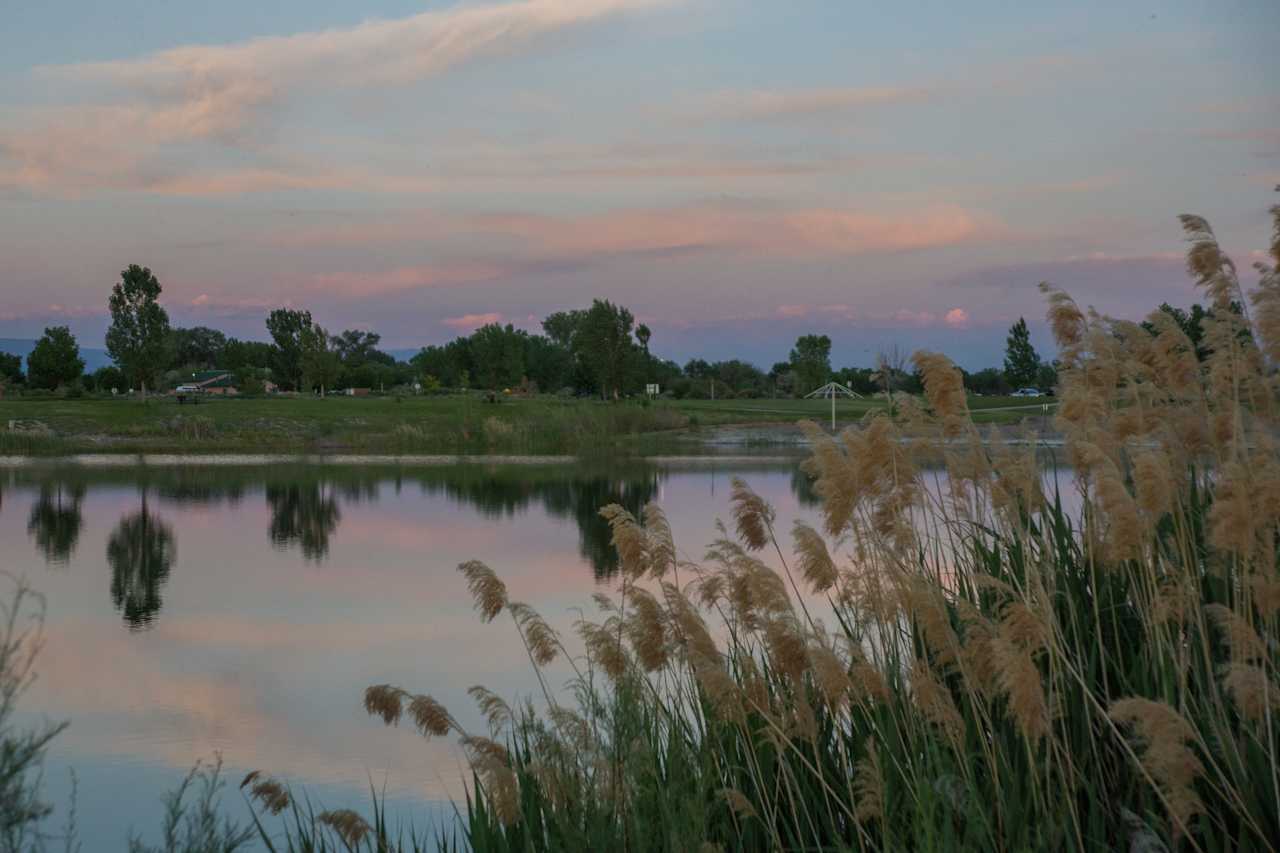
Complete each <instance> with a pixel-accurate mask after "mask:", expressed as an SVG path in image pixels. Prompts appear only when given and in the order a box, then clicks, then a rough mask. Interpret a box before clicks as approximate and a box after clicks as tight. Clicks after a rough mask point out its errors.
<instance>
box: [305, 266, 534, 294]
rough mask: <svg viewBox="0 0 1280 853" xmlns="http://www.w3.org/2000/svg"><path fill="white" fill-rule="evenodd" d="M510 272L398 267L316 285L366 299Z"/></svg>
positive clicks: (328, 278) (323, 279)
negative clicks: (365, 297)
mask: <svg viewBox="0 0 1280 853" xmlns="http://www.w3.org/2000/svg"><path fill="white" fill-rule="evenodd" d="M510 272H511V267H510V266H508V265H504V264H489V263H484V262H476V263H464V264H456V265H442V266H415V267H397V268H395V269H390V270H381V271H373V272H336V273H324V274H322V275H318V276H315V277H314V278H313V279H312V285H313V288H314V289H317V290H323V291H329V292H333V293H339V294H341V295H343V296H361V297H363V296H374V295H382V294H388V293H399V292H403V291H408V290H418V289H421V288H430V287H454V286H457V285H463V284H470V283H474V282H481V281H492V280H494V279H497V278H501V277H502V276H504V275H507V274H508V273H510Z"/></svg>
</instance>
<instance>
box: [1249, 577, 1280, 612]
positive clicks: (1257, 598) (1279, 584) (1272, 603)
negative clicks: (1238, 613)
mask: <svg viewBox="0 0 1280 853" xmlns="http://www.w3.org/2000/svg"><path fill="white" fill-rule="evenodd" d="M1249 591H1250V592H1252V593H1253V606H1254V607H1256V608H1257V610H1258V615H1259V616H1261V617H1262V618H1263V619H1271V618H1272V617H1274V616H1275V615H1276V614H1277V613H1280V578H1274V577H1271V578H1268V577H1263V576H1261V575H1256V576H1254V577H1252V578H1250V579H1249Z"/></svg>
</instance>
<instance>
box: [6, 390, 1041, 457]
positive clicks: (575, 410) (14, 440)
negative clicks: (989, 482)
mask: <svg viewBox="0 0 1280 853" xmlns="http://www.w3.org/2000/svg"><path fill="white" fill-rule="evenodd" d="M971 405H972V406H973V408H974V409H976V410H981V409H996V410H998V411H993V412H991V413H990V414H989V415H988V416H987V418H988V419H990V420H1001V421H1016V420H1018V419H1020V418H1022V417H1024V416H1025V415H1027V414H1039V412H1040V406H1039V404H1038V403H1034V402H1033V403H1031V405H1030V406H1028V405H1027V401H1025V400H1018V399H1016V398H996V397H988V398H974V399H973V400H972V401H971ZM883 406H884V404H883V401H882V400H839V401H837V403H836V417H837V420H838V421H839V422H840V423H841V424H842V425H843V424H845V423H849V422H853V421H856V420H858V419H860V418H861V417H863V416H864V415H865V414H866V413H867V412H868V411H871V410H873V409H882V408H883ZM1008 406H1023V407H1024V408H1019V409H1008V408H1006V407H1008ZM830 411H831V404H830V402H829V401H827V400H716V401H711V400H683V401H658V402H654V403H652V404H650V403H646V402H641V401H627V402H623V403H605V402H600V401H594V400H573V399H560V398H555V397H539V398H534V399H519V398H505V399H503V400H501V401H500V402H498V403H496V404H495V403H487V402H485V401H484V400H483V399H482V398H481V397H479V396H474V395H461V394H459V395H451V396H424V397H412V396H411V397H404V398H401V399H397V398H395V397H363V398H351V397H329V398H327V399H323V400H321V399H318V398H314V397H278V398H258V399H237V398H206V399H204V400H202V401H201V403H200V404H199V405H191V404H187V405H183V406H179V405H178V404H177V403H176V401H175V400H174V399H173V398H167V397H157V398H153V399H152V400H150V401H148V402H147V403H145V404H144V403H141V402H139V401H137V400H124V399H89V398H86V399H74V400H59V399H12V398H11V399H6V400H0V427H7V426H8V425H9V422H10V421H18V422H20V423H19V424H18V426H19V427H20V429H19V430H13V429H7V428H6V429H3V430H2V431H0V452H7V453H57V452H69V451H86V450H102V451H132V450H151V451H195V452H217V451H245V450H254V451H262V452H302V451H329V450H332V451H353V452H386V453H475V452H501V453H576V452H583V451H588V450H596V449H608V448H612V447H617V446H618V445H619V444H620V443H625V442H628V441H630V440H633V439H634V438H636V437H638V436H642V435H652V434H656V433H663V432H670V431H676V430H682V429H685V428H689V427H711V426H721V425H731V424H761V423H783V424H791V423H794V422H795V421H797V420H799V419H801V418H810V419H813V420H816V421H818V422H826V420H827V419H828V418H829V417H830ZM23 427H25V429H22V428H23Z"/></svg>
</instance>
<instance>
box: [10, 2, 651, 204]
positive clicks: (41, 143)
mask: <svg viewBox="0 0 1280 853" xmlns="http://www.w3.org/2000/svg"><path fill="white" fill-rule="evenodd" d="M666 2H671V0H518V2H511V3H489V4H484V5H463V6H457V7H455V8H452V9H447V10H443V11H430V12H422V13H420V14H417V15H411V16H409V17H405V18H397V19H392V20H377V21H368V22H366V23H362V24H359V25H358V26H354V27H348V28H341V29H330V30H323V31H316V32H304V33H298V34H295V35H289V36H275V37H268V38H255V39H250V40H247V41H241V42H235V43H230V44H222V45H185V46H181V47H175V48H171V49H168V50H163V51H159V52H157V53H153V54H150V55H147V56H143V57H140V58H137V59H127V60H116V61H110V62H90V63H77V64H70V65H58V66H44V67H41V68H39V69H37V70H36V75H37V78H38V79H40V80H41V81H43V82H45V83H63V84H70V85H71V86H73V87H78V95H77V96H76V97H75V98H74V101H75V104H74V105H73V106H67V107H62V108H58V109H55V110H49V109H46V110H44V111H43V115H41V114H40V111H37V113H36V114H35V115H33V116H27V118H30V119H34V121H25V122H23V126H22V127H21V128H20V129H12V128H10V129H7V130H6V129H3V128H0V187H5V186H8V187H16V188H18V189H23V190H27V191H62V192H73V191H80V190H85V189H142V190H147V191H155V192H161V193H171V194H184V195H185V194H192V195H218V194H227V193H239V192H246V191H254V190H259V189H291V188H334V187H335V186H336V187H337V188H348V184H349V183H350V176H345V177H344V176H342V175H339V176H326V175H323V174H319V175H317V174H306V173H304V174H298V173H296V172H295V171H294V170H291V169H290V170H285V169H276V170H270V169H261V168H258V169H250V170H247V171H243V172H231V173H224V174H215V175H211V176H201V175H198V174H196V175H192V174H188V173H186V172H181V173H176V174H175V173H174V171H173V170H172V169H169V170H166V169H165V168H164V164H163V163H160V162H156V161H157V159H158V157H157V155H158V153H159V151H160V150H162V149H164V148H165V146H170V145H175V144H184V143H193V142H209V143H213V144H217V145H232V146H243V147H247V148H249V149H252V148H254V147H255V145H256V144H257V142H258V141H259V140H257V139H256V137H257V136H258V135H259V134H260V132H261V129H262V126H263V125H266V124H269V123H270V117H271V115H272V113H273V112H278V109H276V108H277V107H278V105H279V104H280V103H281V102H283V101H286V100H289V99H291V98H293V97H295V96H298V95H301V94H303V93H306V92H325V93H328V92H331V91H332V90H334V89H356V90H358V89H363V88H369V87H386V86H398V85H404V84H409V83H413V82H415V81H419V80H423V79H427V78H430V77H434V76H437V75H439V74H442V73H444V72H446V71H448V70H449V69H451V68H454V67H456V66H459V65H462V64H465V63H468V62H471V61H474V60H477V59H481V58H485V57H494V56H502V55H507V54H511V53H514V52H517V51H520V50H523V49H526V48H528V47H529V46H530V45H532V44H533V43H535V42H536V41H538V40H539V39H541V38H544V37H546V36H548V35H550V34H553V33H556V32H559V31H562V30H565V29H569V28H573V27H577V26H581V25H584V24H589V23H591V22H594V21H598V20H602V19H605V18H608V17H611V16H617V15H619V14H622V13H626V12H629V11H633V10H638V9H644V8H648V7H653V6H657V5H663V4H665V3H666ZM189 159H190V158H189ZM6 160H7V161H9V162H8V164H6V162H5V161H6Z"/></svg>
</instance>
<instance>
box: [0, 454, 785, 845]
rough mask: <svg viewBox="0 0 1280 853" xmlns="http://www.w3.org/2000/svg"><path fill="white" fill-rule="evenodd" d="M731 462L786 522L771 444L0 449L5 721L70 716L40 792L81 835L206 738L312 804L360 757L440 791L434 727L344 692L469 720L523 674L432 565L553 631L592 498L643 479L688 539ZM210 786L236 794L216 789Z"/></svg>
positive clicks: (567, 602) (504, 633)
mask: <svg viewBox="0 0 1280 853" xmlns="http://www.w3.org/2000/svg"><path fill="white" fill-rule="evenodd" d="M734 473H740V474H742V475H743V476H745V477H746V478H747V479H748V480H749V481H750V482H751V484H752V485H753V487H755V488H756V489H757V491H759V492H760V493H761V494H763V495H764V496H765V497H766V498H768V499H769V500H771V501H772V502H773V503H774V504H775V505H776V506H777V508H778V514H779V523H780V524H779V527H780V530H788V529H789V528H790V524H791V520H792V519H793V518H795V517H796V515H797V513H798V512H801V511H802V510H801V509H800V503H799V502H798V500H797V498H796V496H795V492H794V484H793V474H792V468H791V467H790V466H785V465H781V466H773V467H772V468H770V467H768V466H764V467H761V466H759V465H753V466H751V467H750V468H748V469H743V468H739V469H736V470H735V469H733V468H730V467H724V466H722V467H720V468H719V469H718V470H715V471H714V472H713V471H712V470H711V469H708V468H700V469H685V468H673V469H666V468H654V467H644V468H637V469H635V470H631V469H627V470H625V471H623V470H619V471H616V472H608V471H606V472H598V471H592V470H589V469H585V468H570V469H568V470H566V469H564V468H561V469H557V470H556V471H554V472H549V471H547V470H546V469H541V468H529V469H523V470H522V469H512V468H510V467H506V468H502V469H494V470H492V471H486V470H483V469H478V468H477V467H476V466H470V467H469V468H468V469H467V470H465V471H464V470H458V469H442V470H438V471H424V470H418V471H415V472H412V473H405V474H404V475H403V476H397V475H396V474H395V472H391V471H385V472H375V473H363V472H360V471H359V470H358V469H357V470H356V471H355V472H354V473H343V472H335V471H333V470H329V471H326V472H325V473H324V475H321V476H317V475H316V474H315V472H306V473H303V472H299V471H278V470H270V471H268V470H266V469H263V470H258V471H254V470H243V469H242V470H237V471H234V472H229V471H202V472H194V473H183V474H176V473H174V472H169V473H165V472H163V471H160V472H157V471H155V470H152V471H150V472H149V473H148V474H147V475H146V477H145V480H139V479H137V478H135V477H134V476H133V475H132V474H130V473H129V472H122V471H109V472H102V473H97V474H93V473H88V472H80V473H79V474H75V475H66V474H57V475H55V474H53V473H52V472H51V471H43V472H42V471H40V470H25V471H8V472H3V471H0V488H2V490H3V504H2V509H0V544H2V545H3V548H2V549H0V568H2V569H4V570H5V571H9V572H13V573H22V574H26V575H27V576H28V577H29V578H30V579H31V580H32V581H33V584H34V586H35V587H36V588H37V589H38V590H40V591H41V592H42V593H44V594H45V595H46V596H47V598H48V604H49V615H48V621H47V642H46V645H45V648H44V651H43V652H42V654H41V657H40V660H39V672H40V678H39V680H38V681H37V683H36V685H35V687H34V688H33V689H32V691H31V693H30V694H29V695H28V696H27V698H26V701H25V702H24V708H25V709H27V711H28V712H29V713H28V714H27V715H26V716H25V717H24V720H25V721H28V722H30V721H32V720H34V719H37V714H36V713H32V712H39V713H43V714H45V715H47V716H48V717H49V718H51V719H54V720H61V719H69V720H71V722H72V725H71V728H70V729H68V730H67V732H65V733H64V734H63V735H62V736H61V737H60V738H59V739H58V740H57V741H56V742H55V745H54V748H53V750H52V752H51V756H50V762H49V765H48V772H47V779H48V790H49V794H50V797H51V798H52V799H53V800H54V801H55V802H56V803H57V804H58V805H59V806H62V805H64V804H65V799H66V792H67V788H68V784H67V772H66V771H67V768H69V767H73V768H75V769H76V772H77V773H78V774H79V778H80V783H81V784H80V793H79V811H80V815H79V818H80V825H81V827H82V830H83V833H84V837H85V839H86V841H87V842H90V843H89V845H88V846H89V847H90V848H93V847H95V846H97V845H95V844H93V843H92V842H93V840H94V839H100V842H101V843H102V844H103V845H105V846H111V845H114V844H122V843H123V838H124V836H125V834H126V833H127V831H128V830H129V828H130V827H134V828H137V829H140V830H145V831H147V832H152V831H154V827H156V826H158V823H159V813H160V797H161V794H162V792H163V791H164V790H166V789H168V788H170V787H172V786H173V785H174V784H175V783H176V782H177V781H178V780H179V778H180V776H181V774H182V773H183V772H185V770H186V769H187V768H188V767H189V766H190V765H191V763H192V762H193V761H194V760H196V759H197V758H208V757H210V756H211V755H213V754H214V753H215V752H219V753H221V755H222V757H223V759H224V761H225V762H226V765H227V768H228V771H229V772H228V777H227V778H228V780H229V781H230V782H231V783H232V785H233V786H234V783H235V782H237V781H238V780H239V776H240V774H242V773H243V772H245V771H247V770H250V769H257V768H261V769H263V770H265V771H268V772H272V773H276V774H279V775H282V776H284V777H286V778H288V779H290V780H291V781H293V782H294V783H296V784H302V785H305V786H306V788H307V790H308V791H309V792H310V793H311V794H312V795H313V796H318V797H319V799H320V800H321V801H322V802H323V803H324V804H325V805H326V806H338V805H357V806H358V805H362V804H364V803H366V802H367V798H368V794H367V792H368V788H369V783H370V780H371V779H372V781H373V783H374V784H375V785H376V786H378V787H382V786H383V785H384V784H385V786H386V790H387V792H388V794H389V796H390V797H391V800H392V804H393V805H397V804H398V805H400V806H407V805H408V804H410V803H422V802H424V801H439V800H442V799H447V798H448V797H450V796H451V795H458V794H459V793H460V792H461V790H462V787H461V779H462V778H463V771H462V769H461V765H460V763H459V758H458V754H457V752H456V751H455V750H454V748H453V746H452V744H450V743H446V742H443V741H436V742H431V743H426V742H423V741H422V740H421V739H420V738H419V737H418V736H416V735H415V734H413V733H412V732H411V731H410V730H408V729H386V728H384V727H383V726H382V725H381V724H380V723H378V722H377V721H375V720H372V719H370V718H369V717H368V716H367V715H366V714H365V713H364V710H363V707H362V705H361V694H362V691H363V689H364V687H366V686H367V685H369V684H373V683H379V682H390V683H398V684H402V685H404V686H406V687H409V688H412V689H417V690H421V691H423V692H430V693H432V694H433V695H435V696H436V697H437V698H439V699H440V700H441V701H443V702H444V703H445V704H446V705H447V706H448V707H449V708H450V709H451V710H453V711H454V713H455V715H456V716H458V717H459V718H460V720H461V721H462V723H463V724H464V725H466V726H468V727H474V728H475V729H476V730H482V728H483V724H482V721H481V719H480V717H479V715H478V714H477V713H476V712H475V711H474V708H473V705H472V703H471V701H470V699H469V698H468V697H467V696H466V689H467V688H468V687H469V686H471V685H473V684H484V685H486V686H488V687H491V688H492V689H495V690H496V691H498V692H499V693H501V694H502V695H504V696H507V697H508V698H511V697H513V696H516V695H531V694H533V693H534V692H535V691H536V689H537V688H536V682H535V681H534V679H533V676H532V674H531V673H530V672H529V670H528V661H527V659H526V658H525V653H524V651H523V649H522V647H521V646H520V644H519V642H518V641H517V639H516V637H515V634H514V633H513V632H512V630H511V628H510V627H509V626H508V625H506V624H504V623H502V622H501V621H499V622H497V623H495V624H493V625H482V624H480V622H479V620H478V619H477V618H476V616H475V614H474V613H473V612H472V610H471V606H470V599H469V597H468V595H467V592H466V585H465V583H464V582H463V580H462V578H461V577H460V576H459V575H458V574H457V573H456V571H455V570H454V567H455V566H456V565H457V564H458V563H459V562H461V561H463V560H467V559H472V558H478V559H482V560H484V561H486V562H488V563H489V564H490V565H491V566H493V567H494V569H496V570H497V571H498V572H499V574H500V575H501V576H502V577H503V578H504V579H505V580H506V582H507V584H508V586H509V589H510V592H511V596H512V598H514V599H518V600H523V601H526V602H529V603H530V604H533V605H534V606H535V607H537V608H538V609H539V610H540V611H542V612H543V614H544V615H545V616H546V617H547V618H548V619H549V620H550V621H551V622H552V623H553V624H554V625H556V626H557V627H558V628H560V629H561V630H562V631H564V632H565V633H566V634H567V633H569V632H570V631H571V627H572V622H573V620H574V619H575V618H576V615H575V613H574V612H573V608H575V607H578V606H584V605H587V604H589V594H590V592H591V591H592V589H593V588H594V587H595V584H596V580H595V578H596V576H598V575H602V574H607V573H608V572H609V571H610V568H611V567H610V564H609V563H608V554H607V551H608V548H607V542H608V538H607V530H606V529H605V528H604V527H603V526H599V522H598V519H597V517H596V515H595V509H596V508H597V507H598V506H599V505H600V504H601V503H605V502H608V501H610V500H624V501H625V502H626V503H628V504H630V505H632V507H633V508H634V509H638V508H639V505H641V504H643V502H644V501H645V500H648V499H650V498H653V499H656V500H658V501H659V502H660V503H661V504H662V505H663V506H664V507H665V508H666V510H667V512H668V513H669V515H670V518H671V523H672V527H673V529H674V532H675V535H676V540H677V543H678V545H679V546H680V547H681V548H682V549H683V550H684V551H685V552H686V555H687V556H689V557H691V558H696V557H700V556H701V554H702V552H703V549H704V547H705V545H706V544H707V543H708V542H709V541H710V540H711V539H712V538H713V536H714V530H713V525H714V521H715V519H716V517H717V516H721V517H727V516H728V492H729V477H730V476H731V475H732V474H734ZM143 482H145V489H143V488H142V487H141V485H140V484H141V483H143ZM144 491H145V495H146V500H145V504H146V506H145V509H144V506H143V503H144V501H143V493H144ZM555 677H560V676H559V674H557V675H556V676H555ZM226 800H227V802H228V803H230V804H233V805H235V804H237V803H238V802H239V795H238V793H237V792H235V791H234V787H233V789H232V790H231V791H229V792H228V796H227V797H226ZM405 811H406V812H407V811H408V809H407V808H406V809H405ZM414 817H415V819H416V821H417V822H418V823H419V825H422V824H423V823H424V822H425V819H426V818H425V813H424V812H423V810H422V809H418V810H416V813H415V815H414ZM108 842H109V843H108Z"/></svg>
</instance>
